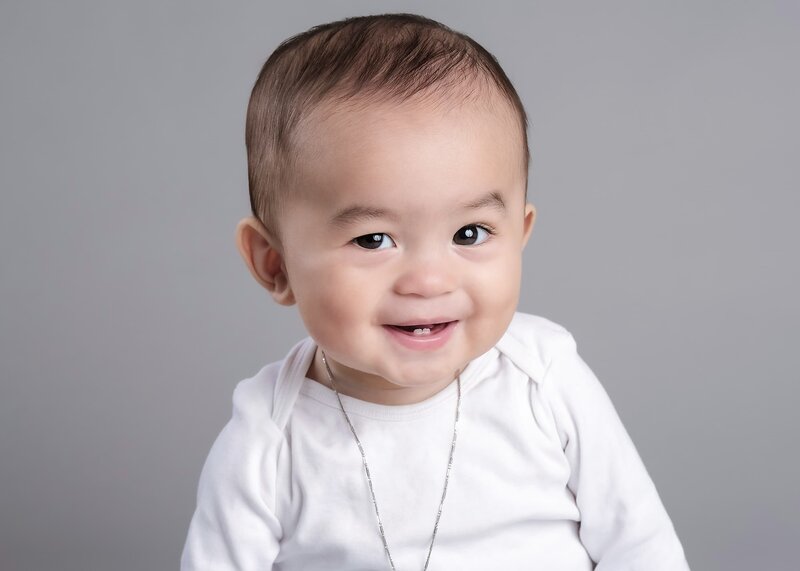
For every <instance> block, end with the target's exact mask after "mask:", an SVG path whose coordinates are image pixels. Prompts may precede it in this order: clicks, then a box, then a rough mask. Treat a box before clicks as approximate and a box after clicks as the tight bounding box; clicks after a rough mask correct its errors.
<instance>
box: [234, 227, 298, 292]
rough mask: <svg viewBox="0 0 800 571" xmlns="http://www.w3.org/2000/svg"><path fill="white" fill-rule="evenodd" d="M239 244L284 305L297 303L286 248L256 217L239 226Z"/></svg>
mask: <svg viewBox="0 0 800 571" xmlns="http://www.w3.org/2000/svg"><path fill="white" fill-rule="evenodd" d="M236 246H237V248H238V249H239V253H240V254H241V255H242V259H243V260H244V263H245V264H246V265H247V267H248V269H249V270H250V273H251V274H253V277H254V278H255V279H256V281H257V282H258V283H260V284H261V285H262V286H263V287H264V288H265V289H266V290H267V291H268V292H269V293H270V294H271V295H272V297H273V298H274V299H275V301H277V302H278V303H280V304H281V305H294V303H295V298H294V293H293V292H292V287H291V285H289V276H288V274H287V272H286V263H285V260H284V257H283V253H282V247H281V246H280V244H279V242H278V240H276V239H275V238H274V237H273V236H272V235H271V234H270V233H269V232H268V231H267V229H266V228H265V227H264V225H263V224H262V223H261V221H260V220H258V219H257V218H255V217H254V216H248V217H247V218H243V219H242V220H241V221H240V222H239V225H238V226H236Z"/></svg>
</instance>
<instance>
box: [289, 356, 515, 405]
mask: <svg viewBox="0 0 800 571" xmlns="http://www.w3.org/2000/svg"><path fill="white" fill-rule="evenodd" d="M312 342H313V341H312ZM314 348H315V349H316V344H314ZM313 354H314V352H313V351H311V355H313ZM498 355H499V351H498V349H497V348H496V347H492V348H491V349H489V350H488V351H486V352H485V353H483V354H482V355H479V356H478V357H476V358H474V359H473V360H472V361H470V362H469V363H468V364H467V366H466V367H464V370H463V371H462V372H461V398H462V399H463V398H464V396H465V394H466V393H467V392H469V390H470V389H471V388H472V387H474V386H475V385H476V384H477V383H478V382H479V381H480V380H481V378H483V376H482V375H481V372H482V371H483V370H484V369H485V368H486V366H487V365H488V364H489V363H490V362H492V361H493V360H494V358H496V357H497V356H498ZM309 364H310V363H309ZM300 393H301V394H302V395H305V396H307V397H310V398H311V399H313V400H315V401H317V402H318V403H320V404H323V405H326V406H329V407H332V408H335V409H336V410H339V411H341V409H340V407H339V401H338V400H337V398H336V392H335V391H334V390H333V389H331V388H329V387H326V386H325V385H323V384H320V383H318V382H317V381H315V380H313V379H310V378H308V377H305V376H304V378H303V384H302V386H301V388H300ZM339 396H340V397H341V399H342V405H343V406H344V409H345V410H346V411H347V414H348V415H352V414H354V415H358V416H363V417H367V418H372V419H375V420H411V419H413V418H416V417H421V416H426V415H427V414H429V413H430V412H432V411H433V409H436V408H438V407H440V406H442V405H443V404H445V403H448V402H450V401H454V400H456V399H457V398H458V385H457V383H456V380H455V379H453V381H452V382H451V383H450V384H449V385H447V386H446V387H445V388H443V389H442V390H440V391H439V392H438V393H436V394H435V395H433V396H431V397H429V398H427V399H425V400H423V401H420V402H417V403H413V404H397V405H387V404H379V403H374V402H369V401H365V400H361V399H357V398H355V397H351V396H348V395H343V394H341V393H340V395H339Z"/></svg>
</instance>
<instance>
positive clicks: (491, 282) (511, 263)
mask: <svg viewBox="0 0 800 571" xmlns="http://www.w3.org/2000/svg"><path fill="white" fill-rule="evenodd" d="M498 262H499V263H497V264H493V266H494V267H492V268H491V269H487V271H485V272H481V273H480V274H479V275H476V277H475V279H474V281H473V288H472V294H471V297H472V301H473V303H474V310H475V312H474V318H473V319H472V320H471V322H472V323H471V328H472V331H473V333H474V335H475V337H476V338H479V339H481V345H482V346H485V348H486V349H487V350H488V349H489V348H490V347H491V346H492V345H494V343H495V342H496V341H497V340H498V339H499V338H500V337H502V335H503V333H505V330H506V328H507V327H508V324H509V323H510V322H511V318H512V317H513V316H514V311H516V309H517V304H518V302H519V288H520V278H521V271H522V269H521V264H520V261H519V260H517V259H514V258H507V259H503V260H499V261H498Z"/></svg>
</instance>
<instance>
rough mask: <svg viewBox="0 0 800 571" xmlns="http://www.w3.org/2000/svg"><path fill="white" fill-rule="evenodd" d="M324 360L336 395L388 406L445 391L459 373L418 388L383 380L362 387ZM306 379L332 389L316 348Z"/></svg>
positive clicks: (320, 352)
mask: <svg viewBox="0 0 800 571" xmlns="http://www.w3.org/2000/svg"><path fill="white" fill-rule="evenodd" d="M326 359H327V361H328V365H329V366H330V367H331V371H332V372H333V377H334V378H333V381H334V384H335V387H336V388H335V390H337V391H338V392H339V394H342V395H347V396H349V397H352V398H355V399H358V400H362V401H366V402H371V403H375V404H382V405H390V406H392V405H404V404H416V403H419V402H422V401H424V400H427V399H429V398H431V397H432V396H434V395H435V394H437V393H439V392H441V391H442V390H444V389H445V388H447V387H448V386H449V385H450V383H452V382H453V381H454V380H455V378H456V376H457V374H458V373H460V371H459V372H458V373H457V374H456V376H454V377H453V378H452V379H444V380H443V381H440V382H437V383H434V384H431V385H425V386H422V387H402V386H399V385H393V384H391V383H389V382H386V381H384V382H383V383H381V384H375V385H364V384H363V383H359V382H354V381H352V380H351V379H348V378H347V377H345V376H342V375H337V374H336V371H335V370H334V366H333V364H332V363H331V360H330V358H329V357H327V356H326ZM306 376H307V377H308V378H309V379H312V380H314V381H316V382H318V383H319V384H321V385H324V386H326V387H328V388H329V389H331V390H334V385H331V383H330V380H329V378H328V372H327V370H326V368H325V363H323V362H322V351H321V350H320V348H319V347H317V350H316V353H315V355H314V359H313V360H312V361H311V366H310V367H309V368H308V372H307V373H306Z"/></svg>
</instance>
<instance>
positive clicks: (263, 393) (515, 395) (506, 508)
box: [181, 14, 689, 571]
mask: <svg viewBox="0 0 800 571" xmlns="http://www.w3.org/2000/svg"><path fill="white" fill-rule="evenodd" d="M246 140H247V153H248V169H249V183H250V199H251V206H252V213H253V216H252V217H248V218H246V219H244V220H242V221H241V222H240V224H239V226H238V228H237V234H236V238H237V244H238V248H239V251H240V253H241V255H242V257H243V258H244V261H245V263H246V264H247V266H248V268H249V269H250V272H251V273H252V275H253V277H254V278H255V279H256V280H257V281H258V283H259V284H261V285H262V286H263V287H264V288H265V289H266V290H267V291H268V292H269V293H270V295H271V296H272V297H273V298H274V299H275V301H276V302H278V303H279V304H282V305H287V306H288V305H295V304H296V305H297V308H298V310H299V312H300V316H301V318H302V320H303V323H304V324H305V327H306V328H307V330H308V333H309V336H308V337H306V338H305V339H303V340H301V341H300V342H298V343H297V344H296V345H295V346H294V347H293V348H292V349H291V350H290V352H289V353H288V354H287V355H286V356H285V358H283V359H282V360H280V361H276V362H273V363H270V364H267V365H265V366H264V367H263V368H262V369H261V370H260V371H258V373H256V374H255V376H253V377H251V378H248V379H245V380H243V381H241V382H240V383H239V384H238V385H237V387H236V389H235V390H234V393H233V417H232V419H231V420H230V421H229V422H228V424H227V425H226V426H225V427H224V428H223V430H222V432H221V433H220V435H219V437H218V438H217V440H216V441H215V442H214V444H213V446H212V448H211V451H210V453H209V456H208V459H207V460H206V463H205V465H204V467H203V470H202V473H201V475H200V482H199V487H198V493H197V507H196V510H195V512H194V516H193V518H192V521H191V524H190V527H189V532H188V537H187V539H186V544H185V546H184V550H183V555H182V559H181V569H183V570H184V571H204V570H207V571H211V570H214V571H222V570H233V569H236V570H243V571H245V570H246V571H256V570H258V571H265V570H269V569H275V570H281V571H301V570H303V571H318V570H336V571H354V570H376V569H402V570H413V569H427V568H428V567H430V569H437V570H442V571H451V570H460V571H464V570H481V571H487V570H503V571H505V570H515V569H541V570H543V571H557V570H565V571H566V570H568V571H580V570H589V569H598V570H607V571H612V570H613V571H621V570H626V571H627V570H631V571H633V570H637V571H681V570H687V569H688V568H689V567H688V564H687V562H686V558H685V556H684V552H683V549H682V546H681V544H680V541H679V540H678V537H677V535H676V532H675V530H674V527H673V525H672V522H671V520H670V518H669V516H668V515H667V513H666V511H665V509H664V506H663V504H662V502H661V500H660V498H659V495H658V493H657V491H656V488H655V486H654V484H653V482H652V480H651V478H650V477H649V475H648V473H647V471H646V469H645V466H644V465H643V463H642V461H641V459H640V457H639V455H638V453H637V451H636V449H635V447H634V444H633V442H632V441H631V439H630V437H629V435H628V434H627V432H626V430H625V428H624V427H623V425H622V423H621V421H620V418H619V416H618V415H617V413H616V411H615V409H614V407H613V405H612V403H611V401H610V400H609V397H608V395H607V393H606V392H605V390H604V389H603V388H602V386H601V384H600V382H599V381H598V379H597V378H596V377H595V375H594V374H593V372H592V371H591V369H590V368H589V367H588V366H587V365H586V363H585V362H584V361H583V360H582V359H581V357H580V356H579V355H578V353H577V351H576V343H575V340H574V338H573V337H572V335H571V334H570V333H569V331H567V330H566V329H565V328H564V327H562V326H561V325H559V324H557V323H555V322H553V321H550V320H548V319H546V318H544V317H540V316H536V315H532V314H526V313H521V312H517V311H516V308H517V304H518V300H519V291H520V280H521V266H522V252H523V249H524V247H525V244H526V242H527V241H528V238H529V237H530V234H531V230H532V228H533V224H534V220H535V217H536V210H535V208H534V206H533V205H532V204H530V203H528V202H527V178H528V177H527V175H528V163H529V151H528V144H527V118H526V115H525V110H524V108H523V105H522V103H521V101H520V99H519V97H518V95H517V93H516V91H515V90H514V87H513V86H512V85H511V83H510V81H509V79H508V78H507V76H506V75H505V73H504V72H503V70H502V69H501V68H500V66H499V64H498V63H497V61H496V59H495V58H494V57H493V56H492V55H491V54H490V53H489V52H487V51H486V50H485V49H484V48H482V47H481V46H480V45H478V44H477V43H476V42H475V41H474V40H472V39H471V38H469V37H467V36H465V35H463V34H461V33H458V32H455V31H453V30H451V29H449V28H447V27H445V26H443V25H442V24H439V23H438V22H435V21H432V20H429V19H427V18H423V17H420V16H415V15H411V14H386V15H379V16H367V17H358V18H349V19H346V20H343V21H338V22H333V23H330V24H325V25H321V26H317V27H314V28H312V29H310V30H308V31H307V32H305V33H302V34H299V35H297V36H294V37H292V38H290V39H288V40H286V41H285V42H283V43H282V44H281V45H280V46H279V47H278V48H277V49H276V50H275V52H274V53H273V54H272V55H271V56H270V58H269V59H268V60H267V62H266V63H265V65H264V67H263V69H262V70H261V73H260V75H259V77H258V79H257V81H256V83H255V86H254V88H253V92H252V96H251V99H250V104H249V107H248V111H247V125H246Z"/></svg>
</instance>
